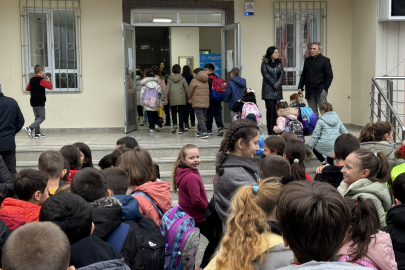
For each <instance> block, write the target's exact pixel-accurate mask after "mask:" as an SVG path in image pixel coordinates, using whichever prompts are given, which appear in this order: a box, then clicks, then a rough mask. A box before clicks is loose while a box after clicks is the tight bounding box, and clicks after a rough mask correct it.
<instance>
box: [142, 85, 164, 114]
mask: <svg viewBox="0 0 405 270" xmlns="http://www.w3.org/2000/svg"><path fill="white" fill-rule="evenodd" d="M158 81H159V79H158V78H156V77H154V78H153V77H146V78H145V79H142V81H141V85H142V88H141V98H142V95H143V93H144V92H145V90H146V87H148V88H151V89H152V88H155V89H156V90H157V91H158V93H159V94H162V89H160V86H159V84H158ZM157 99H158V102H157V104H158V105H156V107H153V108H152V107H149V106H146V105H145V104H143V107H144V108H145V110H146V111H157V110H158V108H159V107H160V102H159V96H158V97H157Z"/></svg>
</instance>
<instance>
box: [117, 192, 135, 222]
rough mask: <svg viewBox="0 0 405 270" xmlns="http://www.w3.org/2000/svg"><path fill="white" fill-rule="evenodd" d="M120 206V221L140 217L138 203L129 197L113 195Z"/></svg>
mask: <svg viewBox="0 0 405 270" xmlns="http://www.w3.org/2000/svg"><path fill="white" fill-rule="evenodd" d="M114 198H116V199H118V200H119V201H120V203H121V204H122V219H123V220H133V219H137V218H138V217H139V215H140V212H139V205H138V201H137V200H135V198H134V197H132V196H131V195H114Z"/></svg>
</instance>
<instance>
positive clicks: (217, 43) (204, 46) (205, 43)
mask: <svg viewBox="0 0 405 270" xmlns="http://www.w3.org/2000/svg"><path fill="white" fill-rule="evenodd" d="M200 50H211V53H221V28H220V27H200Z"/></svg>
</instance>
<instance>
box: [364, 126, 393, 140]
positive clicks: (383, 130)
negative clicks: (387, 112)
mask: <svg viewBox="0 0 405 270" xmlns="http://www.w3.org/2000/svg"><path fill="white" fill-rule="evenodd" d="M391 131H392V126H391V124H390V123H388V122H384V121H378V122H376V123H373V122H370V123H367V124H366V125H365V126H364V128H363V129H362V130H361V132H360V136H359V143H362V142H380V141H383V140H384V135H385V134H390V133H391Z"/></svg>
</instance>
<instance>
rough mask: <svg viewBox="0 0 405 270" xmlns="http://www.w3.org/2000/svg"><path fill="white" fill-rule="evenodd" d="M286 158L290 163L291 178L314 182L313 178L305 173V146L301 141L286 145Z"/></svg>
mask: <svg viewBox="0 0 405 270" xmlns="http://www.w3.org/2000/svg"><path fill="white" fill-rule="evenodd" d="M284 158H285V159H286V160H287V161H288V163H290V166H291V176H292V177H294V179H295V180H307V181H312V178H311V176H310V175H309V174H308V173H307V172H306V171H305V164H304V160H305V158H306V148H305V144H304V143H303V142H300V141H298V140H297V141H294V140H293V141H289V142H287V143H286V144H285V150H284Z"/></svg>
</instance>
